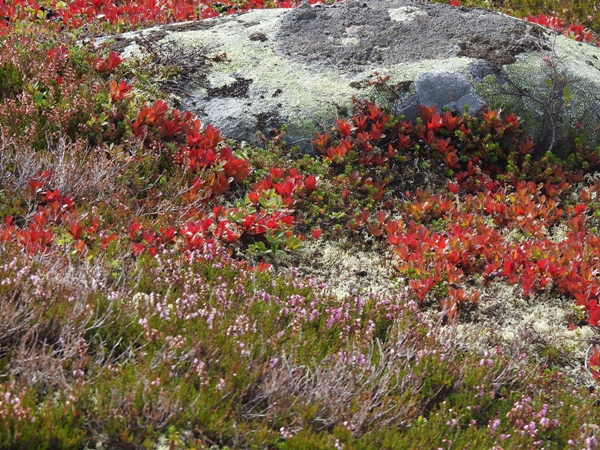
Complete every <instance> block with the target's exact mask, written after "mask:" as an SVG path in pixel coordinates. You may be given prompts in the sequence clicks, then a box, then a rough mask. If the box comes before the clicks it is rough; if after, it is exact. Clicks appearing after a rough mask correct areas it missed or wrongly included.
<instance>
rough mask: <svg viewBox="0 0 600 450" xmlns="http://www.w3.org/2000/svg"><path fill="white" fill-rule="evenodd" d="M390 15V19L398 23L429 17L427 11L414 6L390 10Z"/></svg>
mask: <svg viewBox="0 0 600 450" xmlns="http://www.w3.org/2000/svg"><path fill="white" fill-rule="evenodd" d="M388 14H389V15H390V19H392V20H394V21H396V22H407V21H410V20H414V19H415V18H417V17H419V16H427V13H426V12H425V11H423V10H421V9H417V8H414V7H412V6H402V7H400V8H392V9H388Z"/></svg>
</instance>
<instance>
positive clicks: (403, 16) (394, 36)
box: [277, 0, 547, 73]
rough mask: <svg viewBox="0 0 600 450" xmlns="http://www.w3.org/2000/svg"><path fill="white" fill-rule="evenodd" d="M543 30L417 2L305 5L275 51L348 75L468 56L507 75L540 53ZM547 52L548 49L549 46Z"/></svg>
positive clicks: (286, 20) (286, 25) (284, 23)
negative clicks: (518, 60)
mask: <svg viewBox="0 0 600 450" xmlns="http://www.w3.org/2000/svg"><path fill="white" fill-rule="evenodd" d="M540 37H541V31H540V29H539V28H537V27H532V26H529V25H528V24H527V23H526V22H522V21H518V20H515V19H514V18H511V17H509V16H505V15H502V14H497V13H493V12H490V11H486V10H482V9H466V8H460V9H459V8H453V7H449V6H448V5H443V4H439V3H421V2H414V1H411V0H392V1H389V0H370V1H368V2H367V1H354V0H351V1H346V2H343V3H339V4H334V5H332V6H330V7H328V8H325V7H317V8H315V7H310V6H309V5H308V4H306V3H305V4H303V5H302V6H300V7H299V8H297V9H295V10H293V11H290V13H289V14H286V15H285V16H283V17H282V19H281V25H280V29H279V33H278V34H277V45H278V49H279V51H281V52H283V53H284V54H285V55H288V56H290V57H291V58H293V59H295V60H299V61H303V62H309V63H311V64H314V65H317V66H329V65H334V66H335V67H337V68H338V69H340V70H342V71H344V72H355V73H356V72H361V71H362V70H363V69H364V67H365V66H369V65H374V64H376V65H378V66H380V67H391V66H394V65H397V64H401V63H414V62H419V61H424V60H430V59H441V58H449V57H456V56H464V57H467V58H473V59H483V60H485V61H486V62H487V63H488V64H489V65H490V66H491V67H493V68H495V69H501V68H502V66H503V65H505V64H510V63H513V62H515V55H517V54H519V53H523V52H525V51H532V50H537V46H538V45H539V44H540V42H542V41H540ZM544 45H545V46H546V47H547V44H546V43H544Z"/></svg>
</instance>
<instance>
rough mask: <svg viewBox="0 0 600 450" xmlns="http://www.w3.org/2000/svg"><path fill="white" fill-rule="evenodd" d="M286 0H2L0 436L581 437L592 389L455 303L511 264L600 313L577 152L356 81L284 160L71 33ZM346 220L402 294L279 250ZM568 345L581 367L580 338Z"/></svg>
mask: <svg viewBox="0 0 600 450" xmlns="http://www.w3.org/2000/svg"><path fill="white" fill-rule="evenodd" d="M296 3H297V2H295V1H294V2H283V1H282V2H279V1H264V2H262V1H222V2H204V1H203V2H188V1H181V2H178V1H171V2H152V1H150V2H120V3H118V4H116V5H115V4H112V3H110V2H105V1H91V2H83V1H76V2H60V3H57V4H52V5H50V4H47V3H38V2H35V1H31V2H28V1H14V2H6V1H2V0H0V16H1V17H3V18H2V20H0V26H1V27H2V33H3V34H2V36H1V37H0V39H1V40H2V44H3V52H2V53H0V151H1V153H0V219H1V223H2V225H1V226H0V249H1V251H2V254H3V258H2V261H0V279H1V281H0V303H1V304H0V307H1V308H0V309H1V310H2V322H1V323H0V447H3V448H38V447H39V448H42V447H43V446H44V445H45V446H46V448H83V447H85V446H88V447H90V446H91V445H95V443H96V442H101V443H103V444H104V445H106V446H109V447H114V448H131V446H138V447H143V448H151V447H152V446H153V445H154V441H153V440H160V441H161V442H162V441H164V442H166V443H168V444H169V445H170V446H171V448H184V447H185V448H208V446H212V445H216V446H221V447H223V446H233V447H240V448H250V447H252V446H255V447H264V448H341V447H343V446H347V447H348V448H355V447H356V448H372V447H373V448H381V447H386V448H387V447H390V448H391V447H393V446H394V445H396V444H397V445H399V446H400V447H402V446H403V445H404V446H405V447H406V446H409V447H410V446H412V447H413V448H415V447H420V448H433V447H438V446H452V445H453V443H454V445H456V446H457V447H461V446H468V445H470V444H472V443H473V442H475V441H477V442H482V446H485V447H486V448H487V447H489V448H492V447H493V446H499V445H503V446H505V447H507V448H508V447H510V448H517V447H519V446H520V448H534V447H538V446H546V447H547V448H565V447H567V446H579V447H583V448H595V447H594V446H596V445H597V444H596V437H595V435H594V431H593V430H592V429H591V428H589V427H588V428H586V426H582V425H581V424H582V422H583V421H584V418H586V419H585V420H586V421H587V422H589V423H592V422H593V420H600V416H599V415H598V412H597V407H596V406H595V405H596V402H597V400H596V399H595V393H594V392H592V393H591V394H590V393H589V392H588V391H587V390H582V389H580V388H581V386H578V385H577V384H575V383H574V382H572V381H571V380H569V379H568V377H567V376H565V375H562V374H561V373H560V367H559V364H558V363H555V362H554V361H553V360H550V359H547V360H546V361H545V362H544V363H543V364H542V363H540V362H539V361H536V360H535V358H534V357H533V356H532V355H528V352H529V350H528V348H527V344H529V343H531V342H528V341H527V340H526V339H524V340H523V341H522V342H517V343H513V344H511V345H506V346H503V345H499V343H498V339H497V336H495V335H493V334H490V335H489V336H487V337H485V338H484V337H482V336H480V335H476V336H469V335H459V334H458V332H457V331H456V330H457V328H456V326H455V325H456V324H457V323H459V322H460V321H461V320H467V319H468V318H469V317H470V316H469V315H468V314H466V313H467V312H468V313H471V312H473V311H476V310H477V305H478V303H479V302H481V301H483V300H485V299H486V296H488V295H490V294H489V292H491V291H492V290H493V289H494V288H495V287H497V286H510V285H516V286H519V290H520V292H521V294H522V297H524V298H528V299H529V300H530V301H536V299H539V298H542V297H545V298H563V299H568V300H569V301H570V302H572V304H573V305H574V308H573V309H574V311H575V312H574V313H573V314H572V319H573V320H572V321H571V322H570V323H564V328H565V329H567V328H569V329H571V330H575V331H574V332H576V331H577V330H578V329H588V328H590V327H593V328H594V329H595V328H596V327H598V326H600V304H599V301H598V297H599V295H600V279H599V278H598V277H597V273H598V268H599V267H600V237H599V236H598V226H599V223H600V182H599V181H598V180H597V178H595V176H594V174H595V173H596V172H597V171H598V170H599V169H600V154H599V153H598V151H597V150H596V149H592V148H587V147H586V146H585V145H584V144H582V142H583V141H582V140H577V141H576V142H575V143H574V145H573V148H569V149H565V151H564V152H563V155H564V156H562V157H560V158H559V157H558V156H556V155H553V154H550V153H545V152H544V149H543V148H537V147H536V144H535V143H534V142H533V141H532V140H531V139H530V138H529V137H528V136H527V135H526V133H525V132H524V131H523V130H522V124H521V121H520V119H519V118H518V117H517V116H516V115H515V114H514V113H510V112H508V113H505V112H503V111H501V110H494V109H487V110H484V111H481V113H480V114H476V115H471V114H468V113H465V114H463V115H456V114H454V113H451V112H450V111H441V112H440V111H438V110H437V109H436V107H435V105H433V106H425V105H421V106H419V108H418V111H419V118H418V119H417V121H416V122H415V123H408V122H405V121H404V120H403V118H402V117H396V116H394V115H393V114H391V113H390V111H389V109H386V108H385V107H383V106H381V105H376V104H373V103H372V102H370V101H367V100H362V101H361V100H357V99H355V101H354V106H355V112H354V114H353V116H352V117H348V118H342V119H339V120H337V122H336V125H335V126H334V127H333V129H331V130H329V131H326V132H324V133H322V134H321V133H319V134H317V136H316V138H315V140H314V148H315V154H314V155H313V156H310V155H306V156H304V157H303V158H289V157H286V154H287V153H289V152H288V150H289V149H287V148H286V145H285V143H284V141H283V140H282V139H281V138H282V136H283V132H281V133H282V134H281V135H280V136H277V137H276V138H275V139H273V140H272V141H269V142H266V143H265V148H254V147H249V146H245V145H241V144H236V143H234V142H232V141H228V140H227V139H226V137H224V136H221V133H220V131H219V130H218V129H216V128H215V127H214V126H212V125H210V124H203V123H201V122H200V121H199V119H198V118H197V117H195V116H194V115H193V114H192V113H190V112H187V111H178V110H177V109H174V108H172V107H171V106H169V105H168V104H167V103H166V102H165V101H163V100H160V99H159V100H156V99H153V98H150V99H149V98H147V94H143V93H142V92H143V90H142V89H140V87H141V86H142V84H143V77H141V76H139V77H136V73H135V72H136V70H134V68H132V67H131V66H129V65H128V62H127V61H123V59H122V58H121V56H120V55H119V54H118V53H116V52H114V51H110V50H107V49H105V48H99V49H97V48H95V47H93V46H91V45H90V46H85V45H83V46H82V45H81V44H80V42H79V41H77V38H82V37H89V35H92V34H94V33H97V32H98V31H99V30H105V31H106V30H110V31H115V30H122V29H124V28H130V27H131V28H134V27H139V26H142V25H149V24H153V23H165V22H170V21H181V20H190V19H202V18H207V17H213V16H216V15H219V14H229V13H233V12H238V11H245V10H247V9H252V8H263V7H288V6H293V5H295V4H296ZM311 3H312V2H311ZM530 20H533V21H537V22H538V23H540V24H541V25H545V26H551V27H553V28H555V29H557V30H558V31H560V32H568V33H569V34H571V35H572V37H573V38H575V39H577V40H581V41H586V42H591V41H592V38H591V37H588V34H587V31H585V30H584V29H583V28H581V29H580V28H577V27H579V25H572V26H568V27H567V26H565V25H564V24H563V23H562V22H560V21H558V20H555V19H551V18H548V17H546V16H539V17H538V18H537V19H532V18H530ZM84 25H88V28H87V31H85V30H82V27H83V26H84ZM61 29H62V30H63V32H61V31H60V30H61ZM65 29H66V30H67V31H68V32H67V31H64V30H65ZM71 32H72V33H73V34H70V33H71ZM78 33H79V34H78ZM135 69H137V68H135ZM342 237H343V238H344V239H346V241H347V242H349V243H350V245H354V246H356V247H361V248H365V247H371V249H372V251H380V252H383V253H386V252H387V253H389V254H390V255H393V256H392V258H393V261H392V264H393V266H394V269H395V272H396V276H397V281H398V288H397V291H396V292H390V294H389V295H388V296H385V297H382V296H377V295H367V294H364V295H363V294H361V293H358V294H356V295H348V296H347V297H343V298H340V297H336V296H335V295H333V294H332V293H331V292H330V291H328V290H327V288H326V286H325V285H323V284H321V283H320V282H317V281H316V279H314V278H306V277H302V276H300V275H299V273H298V272H297V271H296V270H295V269H291V270H288V271H283V272H281V273H280V272H279V271H277V270H275V269H276V268H277V267H278V266H279V265H280V263H281V261H280V260H279V257H280V256H281V253H282V252H288V253H290V252H292V251H294V250H298V251H299V250H301V248H302V246H303V244H304V243H306V242H307V241H308V242H311V241H313V240H321V241H327V242H330V241H336V240H341V238H342ZM432 310H433V311H435V314H434V315H435V319H433V320H432V319H431V316H432V314H431V311H432ZM532 339H533V338H532ZM536 339H538V340H539V338H536ZM465 349H470V350H465ZM473 349H475V350H473ZM580 363H581V365H582V367H584V368H587V369H588V371H587V372H586V373H587V374H588V375H589V377H590V378H591V379H598V378H600V374H599V371H600V349H597V348H594V347H593V346H591V347H590V348H589V349H588V354H587V355H586V357H585V359H583V358H582V360H581V361H580ZM584 376H585V374H584ZM564 386H568V388H564ZM448 436H452V438H451V439H452V441H450V440H449V438H448ZM49 443H50V444H49ZM394 443H396V444H394ZM496 448H497V447H496Z"/></svg>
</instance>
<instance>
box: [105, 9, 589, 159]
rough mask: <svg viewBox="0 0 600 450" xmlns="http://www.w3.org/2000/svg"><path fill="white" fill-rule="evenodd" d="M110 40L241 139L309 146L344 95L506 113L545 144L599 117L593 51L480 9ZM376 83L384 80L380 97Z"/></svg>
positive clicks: (405, 107) (284, 21)
mask: <svg viewBox="0 0 600 450" xmlns="http://www.w3.org/2000/svg"><path fill="white" fill-rule="evenodd" d="M109 39H111V40H112V44H111V46H112V47H113V48H116V49H118V50H121V51H122V52H123V54H124V55H125V56H129V57H142V58H143V57H148V56H149V55H150V54H152V55H153V56H152V57H153V58H154V60H155V62H156V61H158V63H159V64H164V65H172V66H177V67H179V69H180V71H179V76H178V77H175V78H172V79H170V80H164V86H165V87H166V88H167V90H169V91H170V92H171V93H172V96H173V99H172V100H173V102H174V104H175V106H176V107H179V108H181V109H189V110H191V111H193V112H195V113H196V114H197V115H198V116H199V117H200V118H201V120H203V121H204V122H205V123H213V124H214V125H215V126H216V127H218V128H221V129H222V130H223V134H224V135H225V136H228V137H230V138H233V139H236V140H245V141H249V142H251V143H256V142H257V132H258V131H260V132H262V133H264V134H267V135H268V134H269V132H270V130H272V129H273V128H278V127H281V126H282V125H283V124H286V125H287V139H288V140H289V141H290V142H291V143H297V144H300V145H301V146H302V147H304V148H305V149H308V148H310V145H311V144H310V142H311V138H312V137H314V133H315V132H316V131H323V130H328V129H329V128H331V126H332V125H333V124H334V119H335V118H336V117H341V116H347V115H349V114H351V112H352V109H351V97H352V96H353V95H355V96H357V97H359V98H370V99H372V100H375V101H380V102H384V103H386V102H387V104H389V105H390V106H392V108H393V109H394V110H395V112H397V113H402V114H404V115H405V116H406V117H407V118H408V119H414V118H415V117H416V106H417V104H425V105H427V106H431V105H433V104H436V105H437V107H438V108H439V109H441V108H442V107H448V108H450V109H451V110H454V111H456V112H461V111H463V110H464V108H465V107H468V108H469V109H470V111H471V113H473V112H475V111H477V110H478V109H480V108H481V107H483V106H484V105H486V104H489V105H490V106H492V107H503V108H504V110H505V111H509V110H514V111H515V112H516V113H517V114H518V115H519V116H521V117H522V118H523V119H524V121H525V126H526V127H527V128H528V130H529V131H530V133H531V134H532V135H533V136H534V137H535V138H537V139H538V140H539V141H540V142H542V143H543V145H545V146H546V147H547V148H556V147H558V146H559V144H560V142H561V139H562V138H564V137H565V136H567V135H568V134H569V133H570V131H571V130H572V129H573V127H574V126H575V124H576V123H582V124H583V125H584V129H585V130H586V131H587V132H588V136H589V137H590V139H594V138H595V135H596V132H595V129H596V127H597V125H598V123H599V122H600V49H598V48H596V47H593V46H591V45H587V44H583V43H579V42H575V41H573V40H570V39H567V38H565V37H564V36H561V35H556V34H554V33H552V32H551V31H549V30H545V29H543V28H541V27H539V26H537V25H533V24H529V23H527V22H524V21H522V20H518V19H514V18H511V17H509V16H506V15H503V14H498V13H493V12H489V11H485V10H479V9H466V8H462V7H460V8H455V7H451V6H448V5H442V4H431V3H422V2H418V1H412V0H369V1H354V0H346V1H344V2H341V3H336V4H334V5H330V6H325V5H315V6H310V5H308V4H303V5H302V6H300V7H298V8H296V9H291V10H284V9H279V10H255V11H251V12H248V13H245V14H240V15H235V16H227V17H222V18H217V19H211V20H207V21H203V22H188V23H183V24H175V25H166V26H161V27H154V28H150V29H147V30H143V31H141V32H135V33H126V34H123V35H119V36H116V37H111V38H109ZM379 77H389V78H388V81H387V86H388V88H389V89H388V90H387V93H386V92H382V91H381V90H380V89H377V87H376V86H375V84H376V83H374V81H376V80H377V79H378V78H379ZM565 86H567V90H565V89H564V87H565ZM390 92H391V93H393V96H392V97H389V94H390ZM565 93H566V94H567V95H566V96H565Z"/></svg>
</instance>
